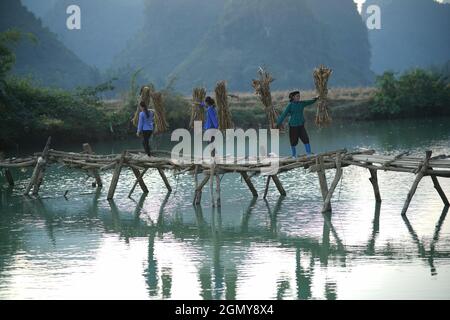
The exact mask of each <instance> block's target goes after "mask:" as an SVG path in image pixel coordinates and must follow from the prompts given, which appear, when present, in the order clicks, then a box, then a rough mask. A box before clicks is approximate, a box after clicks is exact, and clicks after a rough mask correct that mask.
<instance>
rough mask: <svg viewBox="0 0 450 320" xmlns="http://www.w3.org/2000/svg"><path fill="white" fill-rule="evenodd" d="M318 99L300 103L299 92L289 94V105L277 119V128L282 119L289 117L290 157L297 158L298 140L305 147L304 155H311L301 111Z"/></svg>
mask: <svg viewBox="0 0 450 320" xmlns="http://www.w3.org/2000/svg"><path fill="white" fill-rule="evenodd" d="M317 99H319V97H315V98H314V99H312V100H305V101H300V91H294V92H291V93H290V94H289V100H290V102H289V104H288V105H287V107H286V109H285V110H284V112H283V113H282V114H281V115H280V116H279V117H278V120H277V126H278V127H280V126H281V124H282V123H283V121H284V119H285V118H286V117H287V116H288V115H289V116H290V119H289V140H290V143H291V151H292V157H293V158H296V157H297V149H296V146H297V145H298V140H299V139H300V140H301V141H302V142H303V144H304V145H305V150H306V154H307V155H310V154H311V145H310V144H309V137H308V133H307V132H306V129H305V117H304V115H303V110H304V109H305V107H307V106H309V105H311V104H313V103H315V102H316V101H317Z"/></svg>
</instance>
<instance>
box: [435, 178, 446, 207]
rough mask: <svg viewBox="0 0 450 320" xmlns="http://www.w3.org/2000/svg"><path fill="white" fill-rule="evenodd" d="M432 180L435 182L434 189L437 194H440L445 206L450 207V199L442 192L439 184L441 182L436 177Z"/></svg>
mask: <svg viewBox="0 0 450 320" xmlns="http://www.w3.org/2000/svg"><path fill="white" fill-rule="evenodd" d="M431 179H432V180H433V185H434V188H435V189H436V191H437V193H439V196H440V197H441V199H442V202H444V205H445V206H446V207H448V206H450V203H449V202H448V199H447V197H446V196H445V193H444V191H443V190H442V188H441V185H440V184H439V181H438V179H437V178H436V176H431Z"/></svg>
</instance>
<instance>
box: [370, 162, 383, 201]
mask: <svg viewBox="0 0 450 320" xmlns="http://www.w3.org/2000/svg"><path fill="white" fill-rule="evenodd" d="M368 164H369V165H371V164H372V163H370V162H369V163H368ZM369 172H370V178H369V181H370V183H371V184H372V187H373V193H374V195H375V201H376V202H377V203H381V195H380V188H379V186H378V176H377V170H375V169H369Z"/></svg>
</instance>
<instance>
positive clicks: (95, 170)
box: [83, 143, 103, 188]
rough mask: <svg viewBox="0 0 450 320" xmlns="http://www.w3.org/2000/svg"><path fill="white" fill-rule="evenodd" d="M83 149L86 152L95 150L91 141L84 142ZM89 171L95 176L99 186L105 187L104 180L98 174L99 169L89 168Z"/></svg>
mask: <svg viewBox="0 0 450 320" xmlns="http://www.w3.org/2000/svg"><path fill="white" fill-rule="evenodd" d="M83 151H84V153H86V154H93V153H94V152H93V150H92V147H91V145H90V144H89V143H84V144H83ZM88 172H89V173H90V174H92V175H93V176H94V178H95V183H96V185H97V187H98V188H101V187H103V182H102V179H101V178H100V175H99V174H98V170H97V169H89V170H88Z"/></svg>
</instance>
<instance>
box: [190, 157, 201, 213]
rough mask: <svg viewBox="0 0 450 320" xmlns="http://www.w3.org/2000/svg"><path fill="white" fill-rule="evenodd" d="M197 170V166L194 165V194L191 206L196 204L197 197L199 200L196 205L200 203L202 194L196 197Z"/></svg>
mask: <svg viewBox="0 0 450 320" xmlns="http://www.w3.org/2000/svg"><path fill="white" fill-rule="evenodd" d="M198 169H199V166H198V165H196V166H195V169H194V183H195V194H194V201H193V203H192V204H193V205H196V204H197V202H196V201H197V196H198V197H199V199H198V203H200V202H201V201H202V194H201V192H200V194H199V195H197V189H198Z"/></svg>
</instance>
